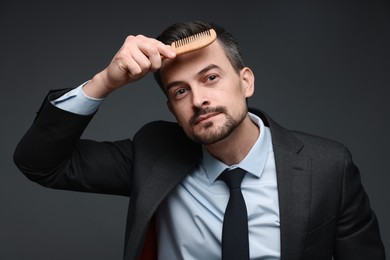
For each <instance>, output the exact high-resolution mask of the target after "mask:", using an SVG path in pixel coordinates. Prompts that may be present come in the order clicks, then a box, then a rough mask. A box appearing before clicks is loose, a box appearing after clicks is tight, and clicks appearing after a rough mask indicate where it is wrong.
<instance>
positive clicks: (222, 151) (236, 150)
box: [206, 115, 260, 165]
mask: <svg viewBox="0 0 390 260" xmlns="http://www.w3.org/2000/svg"><path fill="white" fill-rule="evenodd" d="M259 135H260V129H259V127H258V126H257V125H256V124H255V123H254V122H253V121H252V120H251V119H250V118H249V115H247V116H246V117H245V119H244V120H243V121H242V122H241V124H240V125H239V126H238V127H237V128H236V129H235V130H234V131H233V132H232V133H231V134H230V135H229V136H228V137H226V138H225V139H223V140H221V141H219V142H217V143H215V144H211V145H206V149H207V150H208V151H209V153H210V154H212V155H213V156H214V157H215V158H217V159H218V160H220V161H221V162H223V163H225V164H226V165H233V164H237V163H239V162H241V161H242V160H243V159H244V158H245V156H246V155H247V154H248V153H249V151H250V149H251V148H252V147H253V145H254V144H255V143H256V140H257V138H258V137H259Z"/></svg>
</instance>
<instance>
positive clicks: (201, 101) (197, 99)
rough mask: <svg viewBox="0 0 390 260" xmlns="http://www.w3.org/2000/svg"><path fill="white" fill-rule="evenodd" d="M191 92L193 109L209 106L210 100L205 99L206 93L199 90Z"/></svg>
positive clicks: (195, 89) (194, 89)
mask: <svg viewBox="0 0 390 260" xmlns="http://www.w3.org/2000/svg"><path fill="white" fill-rule="evenodd" d="M191 92H192V104H193V106H194V107H198V108H201V107H204V106H208V105H210V100H209V98H208V97H207V93H206V91H204V90H202V89H199V88H193V89H192V91H191Z"/></svg>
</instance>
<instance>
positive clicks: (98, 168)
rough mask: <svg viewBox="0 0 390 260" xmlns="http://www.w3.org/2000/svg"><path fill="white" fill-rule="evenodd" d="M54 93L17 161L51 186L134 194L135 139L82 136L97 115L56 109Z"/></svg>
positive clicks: (25, 138)
mask: <svg viewBox="0 0 390 260" xmlns="http://www.w3.org/2000/svg"><path fill="white" fill-rule="evenodd" d="M64 92H65V91H56V92H51V93H49V95H48V96H47V97H46V99H45V100H44V102H43V104H42V106H41V108H40V110H39V111H38V115H37V117H36V118H35V120H34V123H33V124H32V126H31V127H30V129H29V130H28V131H27V132H26V134H25V135H24V136H23V138H22V139H21V140H20V142H19V143H18V145H17V147H16V149H15V152H14V162H15V164H16V166H17V167H18V168H19V169H20V170H21V171H22V172H23V173H24V174H25V176H26V177H27V178H29V179H30V180H32V181H35V182H37V183H39V184H41V185H43V186H45V187H50V188H55V189H66V190H74V191H83V192H93V193H104V194H116V195H124V196H129V194H130V186H131V171H132V168H133V167H132V160H133V159H132V158H133V154H132V142H131V141H130V140H121V141H117V142H96V141H92V140H82V139H80V136H81V135H82V133H83V131H84V129H85V128H86V127H87V125H88V123H89V122H90V120H91V119H92V117H93V115H91V116H82V115H77V114H73V113H71V112H67V111H64V110H61V109H59V108H56V107H55V106H53V105H52V104H51V103H50V102H49V100H52V99H55V98H57V97H59V96H60V95H62V94H63V93H64Z"/></svg>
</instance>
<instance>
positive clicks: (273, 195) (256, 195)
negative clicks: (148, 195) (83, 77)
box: [52, 83, 280, 260]
mask: <svg viewBox="0 0 390 260" xmlns="http://www.w3.org/2000/svg"><path fill="white" fill-rule="evenodd" d="M84 84H85V83H84ZM84 84H82V85H80V86H79V87H78V88H75V89H73V90H72V91H70V92H68V93H66V94H64V95H63V96H61V97H60V98H58V99H56V100H54V101H52V104H54V105H55V106H57V107H59V108H61V109H64V110H67V111H69V112H72V113H77V114H82V115H89V114H92V113H94V112H95V111H96V110H97V109H98V107H99V105H100V104H101V102H102V101H103V99H93V98H90V97H88V96H86V95H85V93H84V92H83V91H82V87H83V85H84ZM249 116H250V118H251V119H252V121H253V122H255V123H256V124H257V125H258V126H259V129H260V135H259V138H258V139H257V141H256V143H255V144H254V146H253V147H252V148H251V150H250V151H249V153H248V154H247V155H246V156H245V158H244V159H243V160H242V161H241V162H240V163H239V164H237V165H231V166H228V165H225V164H224V163H223V162H221V161H219V160H217V159H216V158H215V157H213V156H212V155H211V154H210V153H208V151H207V150H206V149H205V148H203V160H202V161H201V163H200V165H199V166H198V167H197V168H196V169H195V170H194V171H193V172H192V173H191V174H189V175H188V176H187V177H186V178H185V179H184V180H183V181H182V182H181V183H180V185H178V186H177V188H176V189H175V190H173V192H172V193H171V194H170V195H169V196H168V197H167V198H166V199H165V200H164V202H163V204H162V205H161V206H160V207H159V209H158V211H157V218H156V222H157V234H158V243H159V244H158V253H159V259H185V260H191V259H194V260H195V259H196V260H199V259H207V260H213V259H221V235H222V222H223V215H224V211H225V208H226V205H227V202H228V199H229V189H228V188H227V187H226V185H225V183H223V182H222V181H220V180H217V178H218V176H219V174H220V173H222V171H223V170H224V169H226V168H228V167H232V168H234V167H241V168H242V169H244V170H246V171H247V172H248V173H247V174H246V175H245V177H244V180H243V181H242V184H241V189H242V193H243V196H244V199H245V203H246V207H247V211H248V228H249V248H250V258H251V259H267V260H273V259H280V218H279V204H278V191H277V180H276V169H275V158H274V152H273V147H272V138H271V132H270V130H269V128H268V127H266V126H264V124H263V122H262V120H261V119H260V118H259V117H257V116H256V115H254V114H251V113H249Z"/></svg>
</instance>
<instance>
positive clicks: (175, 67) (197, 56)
mask: <svg viewBox="0 0 390 260" xmlns="http://www.w3.org/2000/svg"><path fill="white" fill-rule="evenodd" d="M227 64H230V62H229V59H228V58H227V56H226V54H225V52H224V50H223V47H222V46H221V44H220V43H219V42H218V41H215V42H214V43H212V44H211V45H209V46H207V47H205V48H202V49H200V50H197V51H194V52H191V53H187V54H184V55H180V56H177V57H176V58H175V59H172V60H168V59H167V60H164V61H163V64H162V67H161V70H160V75H161V78H162V81H163V82H164V83H166V82H167V81H170V80H172V78H176V77H181V76H187V77H189V76H192V75H196V74H199V73H200V72H201V71H203V70H206V69H211V68H223V67H224V66H226V65H227ZM210 66H211V67H210ZM173 80H174V79H173Z"/></svg>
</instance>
